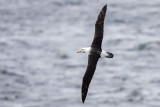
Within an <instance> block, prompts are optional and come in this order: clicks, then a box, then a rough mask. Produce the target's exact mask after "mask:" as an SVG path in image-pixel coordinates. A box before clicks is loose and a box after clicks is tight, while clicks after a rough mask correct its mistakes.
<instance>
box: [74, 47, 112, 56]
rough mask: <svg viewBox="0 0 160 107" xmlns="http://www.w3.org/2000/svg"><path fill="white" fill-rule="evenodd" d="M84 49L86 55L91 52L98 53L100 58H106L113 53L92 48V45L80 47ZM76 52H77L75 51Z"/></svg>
mask: <svg viewBox="0 0 160 107" xmlns="http://www.w3.org/2000/svg"><path fill="white" fill-rule="evenodd" d="M82 49H83V50H84V51H85V53H86V54H88V55H91V54H94V53H95V54H99V55H100V57H101V58H104V57H106V58H108V57H109V58H110V57H113V55H112V54H111V53H109V52H106V51H105V50H96V49H94V48H92V47H85V48H82ZM77 53H78V52H77Z"/></svg>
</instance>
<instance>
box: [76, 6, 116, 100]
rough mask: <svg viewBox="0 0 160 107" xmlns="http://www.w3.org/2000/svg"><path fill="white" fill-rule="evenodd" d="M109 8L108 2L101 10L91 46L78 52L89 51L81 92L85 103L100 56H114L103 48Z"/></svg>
mask: <svg viewBox="0 0 160 107" xmlns="http://www.w3.org/2000/svg"><path fill="white" fill-rule="evenodd" d="M106 10H107V4H106V5H105V6H104V7H103V8H102V10H101V12H100V13H99V15H98V18H97V21H96V24H95V35H94V39H93V42H92V44H91V46H90V47H86V48H82V49H80V50H79V51H77V53H87V54H88V66H87V69H86V72H85V74H84V76H83V81H82V87H81V93H82V102H83V103H84V101H85V99H86V96H87V92H88V88H89V85H90V82H91V79H92V77H93V74H94V72H95V69H96V65H97V62H98V59H99V58H100V57H105V58H113V54H112V53H110V52H106V51H104V50H102V49H101V45H102V39H103V26H104V18H105V14H106Z"/></svg>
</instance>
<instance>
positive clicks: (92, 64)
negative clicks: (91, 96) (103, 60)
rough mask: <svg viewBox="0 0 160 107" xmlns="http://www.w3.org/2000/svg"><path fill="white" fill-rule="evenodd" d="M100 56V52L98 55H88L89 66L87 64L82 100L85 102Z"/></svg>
mask: <svg viewBox="0 0 160 107" xmlns="http://www.w3.org/2000/svg"><path fill="white" fill-rule="evenodd" d="M99 58H100V56H99V55H98V54H97V55H89V56H88V66H87V69H86V72H85V74H84V77H83V82H82V87H81V92H82V102H83V103H84V101H85V99H86V96H87V92H88V88H89V84H90V82H91V79H92V77H93V74H94V72H95V69H96V65H97V61H98V59H99Z"/></svg>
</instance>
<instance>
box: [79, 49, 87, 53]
mask: <svg viewBox="0 0 160 107" xmlns="http://www.w3.org/2000/svg"><path fill="white" fill-rule="evenodd" d="M77 53H86V50H85V49H84V48H81V49H79V50H78V51H77Z"/></svg>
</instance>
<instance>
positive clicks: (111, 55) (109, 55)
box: [106, 52, 114, 58]
mask: <svg viewBox="0 0 160 107" xmlns="http://www.w3.org/2000/svg"><path fill="white" fill-rule="evenodd" d="M106 53H107V54H108V56H106V57H107V58H113V56H114V55H113V54H112V53H110V52H106Z"/></svg>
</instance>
